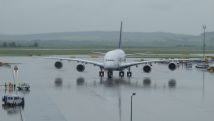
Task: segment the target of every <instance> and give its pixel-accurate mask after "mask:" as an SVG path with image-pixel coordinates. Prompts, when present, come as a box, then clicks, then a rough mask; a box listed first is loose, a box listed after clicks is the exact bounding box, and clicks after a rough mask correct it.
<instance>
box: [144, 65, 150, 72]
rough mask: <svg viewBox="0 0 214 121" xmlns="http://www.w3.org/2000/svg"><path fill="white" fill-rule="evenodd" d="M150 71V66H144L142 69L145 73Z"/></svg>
mask: <svg viewBox="0 0 214 121" xmlns="http://www.w3.org/2000/svg"><path fill="white" fill-rule="evenodd" d="M151 70H152V68H151V66H150V65H145V66H144V67H143V72H145V73H150V72H151Z"/></svg>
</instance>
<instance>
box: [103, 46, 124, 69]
mask: <svg viewBox="0 0 214 121" xmlns="http://www.w3.org/2000/svg"><path fill="white" fill-rule="evenodd" d="M125 61H126V54H125V52H124V51H123V50H121V49H115V50H112V51H108V52H107V53H106V54H105V56H104V69H105V70H111V71H113V70H120V65H121V63H122V62H125Z"/></svg>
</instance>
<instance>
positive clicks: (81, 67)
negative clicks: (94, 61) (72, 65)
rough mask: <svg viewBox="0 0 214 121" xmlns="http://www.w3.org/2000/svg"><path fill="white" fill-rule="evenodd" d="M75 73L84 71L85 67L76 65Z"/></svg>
mask: <svg viewBox="0 0 214 121" xmlns="http://www.w3.org/2000/svg"><path fill="white" fill-rule="evenodd" d="M76 69H77V71H79V72H83V71H84V70H85V66H84V65H82V64H79V65H77V68H76Z"/></svg>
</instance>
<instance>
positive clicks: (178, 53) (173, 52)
mask: <svg viewBox="0 0 214 121" xmlns="http://www.w3.org/2000/svg"><path fill="white" fill-rule="evenodd" d="M111 49H113V48H107V49H96V48H80V49H44V48H38V49H35V48H26V49H25V48H24V49H23V48H22V49H20V48H11V49H0V55H7V56H41V55H81V54H91V55H94V53H93V52H103V53H105V52H107V51H109V50H111ZM124 50H125V52H126V53H128V54H135V53H140V54H137V55H133V56H131V57H144V58H146V57H147V58H148V57H149V58H154V57H157V58H169V57H171V58H187V57H190V56H189V54H196V53H202V50H194V49H182V48H125V49H124ZM145 52H150V53H151V54H143V53H145ZM206 53H214V50H206ZM191 57H192V56H191Z"/></svg>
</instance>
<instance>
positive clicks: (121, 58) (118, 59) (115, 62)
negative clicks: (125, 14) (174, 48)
mask: <svg viewBox="0 0 214 121" xmlns="http://www.w3.org/2000/svg"><path fill="white" fill-rule="evenodd" d="M121 37H122V22H121V27H120V39H119V46H118V49H114V50H111V51H108V52H107V53H106V54H105V56H104V60H103V62H96V61H90V60H83V59H78V58H59V57H48V58H49V59H57V60H59V61H57V62H55V67H56V68H57V69H60V68H62V66H63V64H62V62H61V61H62V60H67V61H76V62H79V63H81V64H78V65H77V67H76V69H77V71H79V72H82V71H84V70H85V64H92V65H95V66H98V67H100V72H99V76H100V77H104V70H106V71H107V76H108V78H112V76H113V71H119V76H120V77H124V70H125V69H128V71H127V77H131V76H132V72H131V71H130V68H131V67H132V66H137V65H140V64H145V65H144V67H143V71H144V72H146V73H149V72H150V71H151V65H150V64H149V63H154V62H164V61H166V62H170V63H169V65H168V68H169V69H170V70H175V69H176V67H177V61H179V60H189V59H179V60H178V59H176V60H175V59H170V60H149V61H139V62H135V61H134V62H126V54H125V52H124V51H123V50H122V49H121V42H122V39H121Z"/></svg>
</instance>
